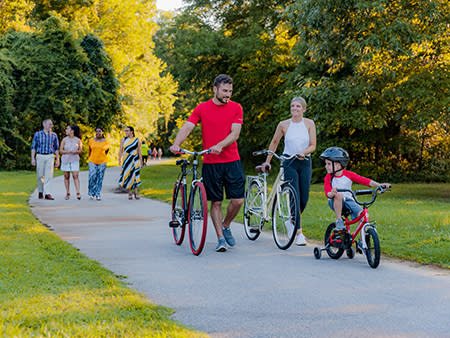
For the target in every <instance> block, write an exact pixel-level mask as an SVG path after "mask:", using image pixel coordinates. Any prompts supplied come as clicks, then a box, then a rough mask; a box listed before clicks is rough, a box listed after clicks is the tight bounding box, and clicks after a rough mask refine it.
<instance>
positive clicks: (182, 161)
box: [176, 158, 189, 165]
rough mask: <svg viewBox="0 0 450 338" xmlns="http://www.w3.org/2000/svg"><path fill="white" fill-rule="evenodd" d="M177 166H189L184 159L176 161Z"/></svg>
mask: <svg viewBox="0 0 450 338" xmlns="http://www.w3.org/2000/svg"><path fill="white" fill-rule="evenodd" d="M176 164H177V165H181V164H189V161H188V160H186V159H184V158H183V159H181V160H177V162H176Z"/></svg>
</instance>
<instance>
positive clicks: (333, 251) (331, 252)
mask: <svg viewBox="0 0 450 338" xmlns="http://www.w3.org/2000/svg"><path fill="white" fill-rule="evenodd" d="M335 228H336V223H331V224H330V225H329V226H328V228H327V231H325V238H324V244H325V247H326V248H327V254H328V256H330V258H333V259H339V258H340V257H341V256H342V254H343V253H344V249H343V248H336V247H334V246H332V245H331V244H330V236H331V235H332V234H333V231H334V229H335Z"/></svg>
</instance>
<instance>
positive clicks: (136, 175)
mask: <svg viewBox="0 0 450 338" xmlns="http://www.w3.org/2000/svg"><path fill="white" fill-rule="evenodd" d="M138 143H139V140H138V138H137V137H134V138H128V137H127V138H125V140H124V143H123V163H122V172H121V173H120V178H119V184H120V186H121V187H123V188H124V189H127V190H130V189H134V188H136V187H137V186H139V185H141V177H140V172H141V166H140V163H139V154H138Z"/></svg>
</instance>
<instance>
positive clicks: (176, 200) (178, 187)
mask: <svg viewBox="0 0 450 338" xmlns="http://www.w3.org/2000/svg"><path fill="white" fill-rule="evenodd" d="M184 194H185V192H184V186H183V184H181V182H179V181H178V182H177V183H175V187H174V188H173V194H172V221H177V222H178V224H179V226H177V227H173V228H172V232H173V239H174V240H175V243H176V244H177V245H181V243H183V239H184V233H185V232H186V226H185V224H186V222H185V220H186V218H185V215H184V210H185V205H184V204H185V198H184V196H185V195H184Z"/></svg>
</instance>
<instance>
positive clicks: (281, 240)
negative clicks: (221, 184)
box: [244, 150, 308, 250]
mask: <svg viewBox="0 0 450 338" xmlns="http://www.w3.org/2000/svg"><path fill="white" fill-rule="evenodd" d="M267 154H272V155H273V156H274V157H275V158H277V159H278V160H280V172H279V173H278V176H277V178H276V180H275V182H274V184H273V186H272V190H271V191H270V194H269V195H268V187H267V176H268V175H269V172H268V168H265V169H266V170H265V171H262V167H261V166H257V167H256V168H255V169H256V172H257V173H258V175H257V176H247V179H246V181H247V191H246V193H245V204H244V230H245V234H246V235H247V237H248V239H250V240H252V241H254V240H256V239H257V238H258V237H259V235H260V234H261V231H262V228H263V226H264V224H265V223H266V222H269V221H270V220H272V232H273V239H274V241H275V243H276V244H277V246H278V247H279V248H280V249H282V250H286V249H288V248H289V247H290V246H291V244H292V243H293V242H294V238H295V235H296V233H297V228H296V226H295V225H296V224H297V223H300V222H296V220H297V218H299V217H301V216H300V210H299V209H298V208H297V207H296V206H297V205H298V196H297V193H296V191H295V189H294V187H293V186H292V184H291V182H290V181H287V180H285V177H284V168H283V163H284V162H285V161H288V160H291V159H293V158H299V157H302V158H304V159H305V160H308V158H307V157H304V156H302V155H292V156H285V155H278V154H276V153H274V152H273V151H271V150H261V151H256V152H254V153H253V156H259V155H264V156H267ZM269 207H271V210H272V213H271V216H269V212H268V208H269Z"/></svg>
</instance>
